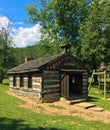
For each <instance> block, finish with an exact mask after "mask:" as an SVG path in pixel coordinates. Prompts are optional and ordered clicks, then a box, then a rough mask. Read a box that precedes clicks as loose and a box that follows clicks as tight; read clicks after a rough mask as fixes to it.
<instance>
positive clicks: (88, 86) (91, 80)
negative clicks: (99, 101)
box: [88, 70, 95, 93]
mask: <svg viewBox="0 0 110 130" xmlns="http://www.w3.org/2000/svg"><path fill="white" fill-rule="evenodd" d="M94 72H95V70H93V72H92V76H91V79H90V83H89V86H88V93H89V90H90V86H91V83H92V79H93V76H94Z"/></svg>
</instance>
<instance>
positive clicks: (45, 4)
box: [26, 0, 90, 54]
mask: <svg viewBox="0 0 110 130" xmlns="http://www.w3.org/2000/svg"><path fill="white" fill-rule="evenodd" d="M39 2H40V5H41V7H40V9H39V8H38V7H37V4H38V1H37V2H36V3H35V4H30V5H29V6H28V7H27V8H26V11H27V13H28V16H29V20H28V21H29V22H31V23H34V24H35V23H38V24H40V25H41V32H42V37H41V41H40V43H41V44H42V45H44V46H48V48H49V49H50V50H51V52H49V53H50V54H51V53H52V52H53V50H54V52H55V51H57V50H58V51H59V49H58V48H59V46H60V45H61V44H62V43H70V44H72V45H77V41H78V40H79V39H78V37H79V34H78V30H79V27H80V24H81V23H82V21H83V20H84V19H85V17H86V10H87V8H88V6H89V4H90V1H89V0H77V1H76V0H68V1H66V0H59V1H58V0H50V1H46V0H39Z"/></svg>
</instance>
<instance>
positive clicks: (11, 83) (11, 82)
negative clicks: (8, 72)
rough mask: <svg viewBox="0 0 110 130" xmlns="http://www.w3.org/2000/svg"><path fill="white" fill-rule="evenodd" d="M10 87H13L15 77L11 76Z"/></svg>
mask: <svg viewBox="0 0 110 130" xmlns="http://www.w3.org/2000/svg"><path fill="white" fill-rule="evenodd" d="M9 87H10V88H12V87H13V76H9Z"/></svg>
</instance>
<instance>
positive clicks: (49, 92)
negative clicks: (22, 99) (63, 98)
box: [42, 70, 60, 102]
mask: <svg viewBox="0 0 110 130" xmlns="http://www.w3.org/2000/svg"><path fill="white" fill-rule="evenodd" d="M42 84H43V92H42V101H43V102H54V101H57V100H59V99H60V72H59V71H51V70H50V71H44V73H43V83H42Z"/></svg>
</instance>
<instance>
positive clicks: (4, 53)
mask: <svg viewBox="0 0 110 130" xmlns="http://www.w3.org/2000/svg"><path fill="white" fill-rule="evenodd" d="M10 29H11V25H10V23H9V24H8V25H7V26H6V27H0V83H2V80H3V78H4V77H5V75H6V72H7V69H8V68H10V67H11V66H12V64H13V63H14V62H13V61H14V59H13V52H12V48H11V46H12V40H11V37H10Z"/></svg>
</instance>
